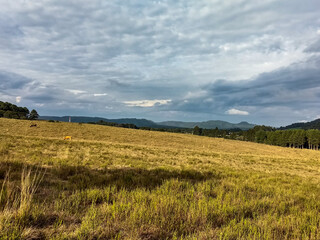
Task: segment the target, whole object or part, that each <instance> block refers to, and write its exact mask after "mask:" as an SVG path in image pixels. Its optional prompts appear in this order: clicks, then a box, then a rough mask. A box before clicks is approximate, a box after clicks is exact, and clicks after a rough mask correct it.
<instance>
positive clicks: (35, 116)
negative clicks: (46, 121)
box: [29, 109, 39, 120]
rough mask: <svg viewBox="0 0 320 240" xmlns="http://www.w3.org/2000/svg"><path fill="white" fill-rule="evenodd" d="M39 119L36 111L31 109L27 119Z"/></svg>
mask: <svg viewBox="0 0 320 240" xmlns="http://www.w3.org/2000/svg"><path fill="white" fill-rule="evenodd" d="M38 118H39V114H38V113H37V111H36V110H34V109H32V111H31V112H30V114H29V119H30V120H35V119H38Z"/></svg>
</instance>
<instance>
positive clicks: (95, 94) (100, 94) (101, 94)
mask: <svg viewBox="0 0 320 240" xmlns="http://www.w3.org/2000/svg"><path fill="white" fill-rule="evenodd" d="M107 95H108V94H107V93H94V94H93V96H95V97H101V96H107Z"/></svg>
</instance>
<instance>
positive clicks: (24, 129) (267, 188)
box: [0, 118, 320, 239]
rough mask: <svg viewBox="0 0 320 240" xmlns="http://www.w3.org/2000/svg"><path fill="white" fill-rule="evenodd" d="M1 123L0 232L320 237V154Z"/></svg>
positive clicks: (25, 235)
mask: <svg viewBox="0 0 320 240" xmlns="http://www.w3.org/2000/svg"><path fill="white" fill-rule="evenodd" d="M32 123H37V127H30V125H31V124H32ZM0 130H1V131H0V156H1V157H0V186H2V187H1V189H0V193H1V194H0V239H318V236H319V233H318V229H319V224H320V216H319V214H318V213H319V209H320V198H319V196H320V173H319V169H320V161H319V160H320V151H312V150H301V149H290V148H281V147H274V146H269V145H264V144H257V143H250V142H241V141H234V140H226V139H216V138H208V137H200V136H194V135H190V134H176V133H167V132H154V131H144V130H134V129H124V128H116V127H108V126H100V125H91V124H79V123H65V122H46V121H27V120H13V119H3V118H1V119H0ZM65 136H72V140H71V141H67V140H63V139H64V137H65Z"/></svg>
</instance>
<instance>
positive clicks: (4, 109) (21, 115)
mask: <svg viewBox="0 0 320 240" xmlns="http://www.w3.org/2000/svg"><path fill="white" fill-rule="evenodd" d="M0 117H4V118H14V119H30V120H34V119H38V117H39V114H38V113H37V111H36V110H35V109H32V110H31V112H30V111H29V109H28V108H26V107H18V106H17V105H14V104H12V103H9V102H2V101H0Z"/></svg>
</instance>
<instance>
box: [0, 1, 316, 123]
mask: <svg viewBox="0 0 320 240" xmlns="http://www.w3.org/2000/svg"><path fill="white" fill-rule="evenodd" d="M0 4H1V8H0V101H9V102H11V103H15V104H17V105H18V106H26V107H28V108H29V109H33V108H34V109H36V110H37V111H38V113H39V114H40V115H56V116H65V115H67V116H69V115H77V116H100V117H106V118H124V117H133V118H147V119H151V120H154V121H165V120H181V121H206V120H225V121H229V122H233V123H236V122H240V121H248V122H250V123H255V124H265V125H271V126H284V125H288V124H291V123H293V122H300V121H310V120H314V119H316V118H320V1H319V0H305V1H301V0H265V1H255V0H228V1H223V0H159V1H151V0H108V1H102V0H101V1H100V0H90V1H84V0H68V1H66V0H41V1H39V0H32V1H30V0H15V1H12V0H0Z"/></svg>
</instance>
